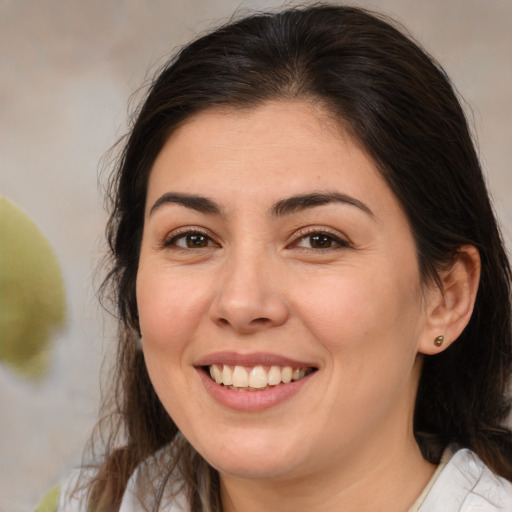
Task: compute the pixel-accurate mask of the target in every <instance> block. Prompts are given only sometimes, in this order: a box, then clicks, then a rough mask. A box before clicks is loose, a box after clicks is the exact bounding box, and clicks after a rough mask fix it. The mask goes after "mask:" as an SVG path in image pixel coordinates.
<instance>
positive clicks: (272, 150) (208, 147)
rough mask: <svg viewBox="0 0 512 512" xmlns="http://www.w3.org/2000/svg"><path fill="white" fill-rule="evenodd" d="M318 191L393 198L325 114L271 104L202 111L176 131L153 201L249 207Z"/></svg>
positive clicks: (152, 184)
mask: <svg viewBox="0 0 512 512" xmlns="http://www.w3.org/2000/svg"><path fill="white" fill-rule="evenodd" d="M314 190H322V191H323V190H329V191H337V192H342V193H346V194H351V195H354V196H357V195H359V196H361V195H362V196H364V198H365V200H370V201H373V199H375V200H378V199H379V197H381V196H382V195H383V193H385V194H384V195H387V196H389V195H392V193H391V190H390V189H389V187H388V186H387V184H386V183H385V181H384V179H383V178H382V176H381V174H380V172H379V171H378V170H377V168H376V166H375V165H374V163H373V161H372V160H371V158H370V157H369V156H368V155H367V154H366V152H365V151H364V150H363V149H362V148H361V147H360V145H359V144H357V143H356V142H355V141H354V140H353V139H352V138H351V137H350V135H348V133H346V132H345V131H343V130H342V129H341V128H340V125H339V123H337V122H336V121H334V120H333V118H332V117H331V116H330V115H329V114H328V112H327V111H326V110H325V109H323V108H322V107H321V106H319V105H315V104H312V103H307V102H284V101H283V102H269V103H265V104H263V105H261V106H258V107H255V108H251V109H222V110H220V109H215V110H209V111H205V112H201V113H199V114H196V115H195V116H193V117H191V118H190V119H189V120H188V121H187V122H186V123H184V124H183V125H181V126H180V127H179V128H177V129H176V130H175V131H174V132H173V133H172V135H171V136H170V137H169V139H168V140H167V142H166V144H165V145H164V147H163V148H162V150H161V152H160V154H159V155H158V157H157V159H156V161H155V163H154V166H153V169H152V172H151V175H150V180H149V187H148V199H149V201H148V202H151V200H155V199H156V198H157V197H158V195H159V194H162V193H164V192H168V191H174V192H184V193H194V194H195V193H201V194H203V195H207V196H214V197H215V198H221V199H222V198H226V200H233V199H234V198H236V197H239V198H243V200H244V201H248V200H254V199H255V198H259V197H261V196H265V197H266V198H268V199H269V200H278V199H280V198H281V197H283V196H290V195H294V194H303V193H308V192H311V191H314ZM377 203H378V201H377ZM376 206H377V207H378V204H377V205H376Z"/></svg>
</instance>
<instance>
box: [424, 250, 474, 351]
mask: <svg viewBox="0 0 512 512" xmlns="http://www.w3.org/2000/svg"><path fill="white" fill-rule="evenodd" d="M439 277H440V279H441V283H442V288H440V287H439V286H438V285H437V284H436V283H433V284H432V285H431V287H430V289H429V290H428V293H427V324H426V329H425V332H424V335H423V336H422V338H421V340H420V344H419V347H418V351H419V352H420V353H422V354H428V355H433V354H437V353H439V352H442V351H443V350H445V349H446V348H447V347H449V346H450V345H451V344H452V343H453V342H454V341H455V340H456V339H457V338H458V337H459V336H460V334H461V333H462V331H463V330H464V328H465V327H466V325H467V324H468V322H469V319H470V318H471V314H472V313H473V307H474V305H475V299H476V293H477V291H478V283H479V281H480V255H479V253H478V250H477V249H476V248H475V247H473V246H472V245H463V246H461V247H460V248H459V249H458V251H457V253H456V255H455V258H454V261H453V264H452V266H451V267H450V268H449V269H448V270H446V271H443V272H442V274H441V275H440V276H439ZM438 336H442V337H443V340H442V342H441V343H439V342H438V343H437V344H436V343H434V340H435V339H436V338H438Z"/></svg>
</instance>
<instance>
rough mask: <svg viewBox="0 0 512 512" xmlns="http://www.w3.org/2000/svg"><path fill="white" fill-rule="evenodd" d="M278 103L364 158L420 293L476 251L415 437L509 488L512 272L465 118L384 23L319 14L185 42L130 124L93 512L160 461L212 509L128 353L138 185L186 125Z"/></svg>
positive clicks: (139, 224)
mask: <svg viewBox="0 0 512 512" xmlns="http://www.w3.org/2000/svg"><path fill="white" fill-rule="evenodd" d="M275 99H285V100H290V99H291V100H294V99H296V100H301V99H304V100H308V99H312V100H314V101H319V102H321V104H322V105H323V106H324V107H325V109H326V110H327V111H328V112H329V113H330V114H331V116H332V117H333V118H334V119H335V120H337V121H338V122H339V123H340V125H341V126H342V127H343V129H344V130H346V131H348V133H349V134H350V135H351V136H352V137H353V138H354V139H355V140H356V141H358V142H359V143H360V144H361V146H362V147H364V148H365V150H366V151H367V153H368V154H369V155H370V156H371V158H372V159H373V161H374V162H375V164H376V166H377V168H378V169H379V171H380V172H381V173H382V175H383V177H384V178H385V180H386V181H387V183H388V185H389V187H390V188H391V190H392V191H393V192H394V194H395V195H396V197H397V198H398V200H399V202H400V203H401V205H402V207H403V209H404V211H405V213H406V216H407V218H408V220H409V224H410V226H411V229H412V233H413V236H414V240H415V244H416V248H417V255H418V261H419V267H420V272H421V276H422V278H423V280H424V281H425V282H427V281H437V282H438V283H439V277H438V276H439V270H440V269H442V268H446V266H447V265H449V264H450V262H451V261H452V260H453V257H454V255H455V254H456V253H457V249H458V248H459V247H460V246H461V245H463V244H471V245H474V246H475V247H476V248H477V249H478V251H479V253H480V257H481V265H482V267H481V280H480V286H479V290H478V295H477V297H476V304H475V308H474V313H473V315H472V318H471V320H470V322H469V324H468V325H467V327H466V329H465V330H464V332H463V333H462V334H461V336H460V338H459V339H458V340H457V341H456V342H454V343H453V344H452V345H451V346H450V347H449V348H448V349H446V350H445V351H443V352H442V353H440V354H438V355H435V356H426V357H425V360H424V365H423V369H422V375H421V379H420V384H419V389H418V393H417V399H416V409H415V418H414V430H415V433H416V438H417V441H418V444H419V445H420V447H421V449H422V452H423V455H424V457H425V458H426V459H427V460H430V461H432V462H437V461H438V460H439V457H440V451H441V450H442V448H443V447H444V446H446V444H448V443H449V442H457V443H459V444H460V445H462V446H465V447H469V448H471V449H472V450H474V451H475V452H476V453H477V454H478V455H479V456H480V457H481V458H482V460H483V461H484V462H485V463H486V464H488V465H489V466H490V467H491V468H492V469H493V470H494V471H495V472H496V473H498V474H500V475H502V476H504V477H506V478H508V479H511V480H512V441H511V433H510V432H509V431H508V430H507V429H506V428H505V427H504V426H503V421H504V420H505V418H506V415H507V413H508V410H509V408H508V402H507V400H506V390H507V384H508V382H509V379H510V373H511V354H512V347H511V304H510V267H509V263H508V260H507V256H506V254H505V250H504V246H503V241H502V238H501V235H500V233H499V229H498V226H497V222H496V219H495V215H494V213H493V210H492V206H491V204H490V201H489V196H488V192H487V189H486V185H485V182H484V178H483V176H482V171H481V168H480V164H479V161H478V157H477V154H476V151H475V147H474V144H473V141H472V137H471V133H470V129H469V127H468V123H467V120H466V118H465V115H464V112H463V109H462V108H461V105H460V103H459V101H458V99H457V95H456V94H455V92H454V89H453V87H452V85H451V83H450V80H449V79H448V77H447V75H446V73H445V72H444V71H443V70H442V68H441V67H440V65H439V64H438V63H437V62H436V61H435V60H434V59H433V58H432V57H430V56H429V55H428V54H426V52H425V51H423V50H422V49H420V47H419V46H418V45H417V44H416V43H415V42H414V41H413V40H412V39H411V38H410V37H408V36H406V35H404V33H403V30H402V29H400V28H397V26H396V24H395V23H394V22H392V21H390V20H389V19H387V18H384V17H383V16H381V15H377V14H373V13H369V12H367V11H364V10H362V9H358V8H354V7H343V6H333V5H316V6H311V7H305V8H292V9H288V10H285V11H282V12H279V13H274V14H256V15H253V16H250V17H248V18H244V19H242V20H240V21H235V22H232V23H230V24H228V25H226V26H224V27H221V28H219V29H217V30H216V31H214V32H212V33H210V34H208V35H206V36H204V37H201V38H199V39H198V40H196V41H194V42H193V43H191V44H190V45H188V46H187V47H185V48H184V49H182V50H181V51H180V52H179V53H178V54H177V55H176V56H175V57H173V58H172V59H171V60H170V61H169V63H168V64H167V65H166V66H165V67H164V68H163V70H162V71H161V72H160V73H159V74H158V76H157V77H156V79H155V80H154V81H153V83H152V85H151V87H150V88H149V91H148V94H147V97H146V99H145V101H144V103H143V104H142V106H141V107H140V109H139V111H138V112H137V114H136V116H135V118H134V122H133V123H132V126H131V129H130V131H129V134H128V136H127V138H126V140H125V142H124V149H123V151H122V154H121V155H120V157H119V159H118V162H117V166H116V168H115V170H114V173H113V175H112V179H111V183H110V198H111V217H110V220H109V223H108V227H107V237H108V241H109V244H110V250H111V267H110V272H109V274H108V276H107V278H106V280H105V283H104V287H105V288H106V289H109V290H110V291H111V292H112V296H113V298H114V302H115V305H116V309H117V315H118V318H119V346H118V359H117V363H116V365H117V366H116V371H115V373H114V388H113V392H112V395H111V397H110V402H108V404H110V407H109V408H108V407H107V409H106V411H107V413H108V414H107V419H108V420H109V421H110V428H111V431H110V432H111V437H110V438H109V441H108V442H107V447H106V451H105V455H104V458H103V459H102V461H101V462H99V463H98V467H97V471H96V472H95V478H94V479H93V480H92V482H91V483H90V493H89V503H90V504H91V506H92V508H93V509H94V510H108V511H112V510H117V508H118V507H119V503H120V500H121V496H122V494H123V492H124V489H125V487H126V483H127V480H128V478H129V475H130V474H131V473H132V472H133V471H134V469H135V467H137V466H140V464H141V463H142V462H143V461H144V460H146V459H147V458H148V457H151V456H154V454H156V453H161V450H162V449H163V450H164V451H166V453H170V454H171V455H170V456H171V464H170V465H169V464H167V465H165V468H167V469H166V470H164V469H163V468H162V474H161V476H162V478H164V480H165V477H166V475H165V474H163V473H165V471H170V469H169V467H170V468H171V469H172V468H174V470H177V468H179V471H180V472H181V474H182V478H183V482H184V484H183V485H184V489H185V490H186V491H187V493H188V496H189V499H190V502H191V504H192V510H194V511H212V512H213V511H218V510H220V505H219V497H218V475H216V473H215V471H214V470H213V469H211V468H210V467H209V466H208V465H207V464H206V463H205V462H204V460H202V459H201V457H200V456H199V455H197V453H195V452H194V450H193V448H192V447H190V446H189V445H188V443H187V442H186V441H185V440H184V439H183V438H182V437H181V436H180V434H179V432H178V429H177V427H176V426H175V424H174V423H173V421H172V418H170V417H169V415H168V414H167V412H166V411H165V410H164V408H163V406H162V404H161V403H160V401H159V400H158V398H157V396H156V394H155V391H154V389H153V387H152V385H151V383H150V381H149V377H148V374H147V371H146V367H145V363H144V358H143V355H142V352H141V351H140V349H139V348H138V347H137V343H136V337H137V333H138V330H139V325H138V315H137V304H136V297H135V281H136V275H137V267H138V259H139V250H140V245H141V237H142V230H143V219H144V207H145V197H146V187H147V183H148V176H149V174H150V172H151V168H152V165H153V163H154V161H155V159H156V157H157V155H158V153H159V152H160V150H161V148H162V146H163V145H164V143H165V142H166V140H167V138H168V137H169V135H170V134H171V133H172V131H173V130H174V129H176V127H178V126H179V125H180V124H181V123H183V122H184V121H186V120H187V119H188V118H190V116H192V115H193V114H195V113H198V112H201V111H205V110H207V109H210V108H213V107H216V106H227V107H232V108H238V107H244V108H247V107H251V106H256V105H259V104H261V103H263V102H266V101H269V100H275ZM166 446H167V447H169V446H170V447H171V448H165V447H166ZM159 450H160V452H159ZM154 460H155V464H156V456H154ZM167 477H168V474H167ZM141 492H142V491H141ZM156 506H157V504H156V505H155V507H156Z"/></svg>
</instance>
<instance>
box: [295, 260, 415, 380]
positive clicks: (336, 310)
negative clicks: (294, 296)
mask: <svg viewBox="0 0 512 512" xmlns="http://www.w3.org/2000/svg"><path fill="white" fill-rule="evenodd" d="M376 268H377V269H378V271H377V272H368V267H367V268H365V269H357V268H351V269H350V270H349V271H347V272H344V273H340V276H341V277H338V278H337V279H336V278H334V277H331V278H330V279H326V280H325V283H323V284H324V286H321V285H322V283H318V282H317V283H316V284H317V286H315V287H308V288H306V289H309V290H310V293H308V294H304V293H303V294H302V301H301V306H300V309H301V314H300V316H301V317H302V318H303V320H304V322H305V323H307V327H308V329H309V330H310V331H311V332H313V333H314V335H315V338H316V339H317V340H319V341H320V342H321V343H322V345H324V347H325V348H327V350H328V351H329V352H330V353H331V355H332V356H333V357H332V361H333V364H338V365H343V366H344V367H345V368H346V369H348V368H350V370H351V372H354V373H355V372H357V371H359V370H360V367H361V366H363V365H370V364H371V363H372V362H375V364H378V362H379V360H380V361H383V360H385V359H386V358H389V359H392V358H394V360H396V358H397V357H398V359H402V358H403V357H405V358H407V359H414V356H415V352H416V348H415V347H416V341H417V337H418V333H419V330H420V329H421V325H422V306H421V300H420V296H419V294H418V293H416V291H415V289H414V287H412V286H411V283H414V282H416V281H417V276H416V274H414V273H412V274H411V275H410V276H409V278H408V277H407V273H404V276H405V277H404V276H403V275H400V274H397V273H396V272H395V273H394V274H393V273H392V272H391V271H389V272H387V273H386V266H385V265H376ZM388 270H389V269H388ZM408 279H409V280H408ZM391 364H392V363H391Z"/></svg>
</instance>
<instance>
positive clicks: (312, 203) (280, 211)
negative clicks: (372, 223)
mask: <svg viewBox="0 0 512 512" xmlns="http://www.w3.org/2000/svg"><path fill="white" fill-rule="evenodd" d="M329 203H342V204H348V205H350V206H355V207H356V208H359V209H360V210H362V211H363V212H365V213H367V214H368V215H370V216H372V217H373V212H372V211H371V210H370V208H368V206H366V205H365V204H364V203H363V202H361V201H359V200H358V199H356V198H354V197H351V196H348V195H346V194H340V193H339V192H314V193H311V194H302V195H298V196H292V197H289V198H287V199H282V200H281V201H278V202H277V203H276V204H275V205H274V206H272V208H271V209H270V214H271V215H273V216H276V217H282V216H284V215H289V214H291V213H296V212H298V211H302V210H307V209H309V208H314V207H316V206H322V205H325V204H329Z"/></svg>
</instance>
